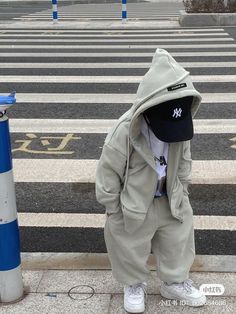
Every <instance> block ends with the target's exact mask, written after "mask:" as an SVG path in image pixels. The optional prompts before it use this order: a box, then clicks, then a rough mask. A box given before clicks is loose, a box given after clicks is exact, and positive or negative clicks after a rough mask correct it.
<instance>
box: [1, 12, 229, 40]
mask: <svg viewBox="0 0 236 314" xmlns="http://www.w3.org/2000/svg"><path fill="white" fill-rule="evenodd" d="M49 17H50V16H49ZM17 36H18V37H45V36H50V37H59V38H60V36H64V35H63V34H58V33H55V32H53V33H51V34H47V33H46V34H45V33H44V34H34V35H32V34H17ZM111 36H112V37H115V38H122V37H124V34H116V33H112V34H109V33H108V34H107V33H104V34H98V35H97V34H66V37H91V38H100V37H108V38H109V37H111ZM134 36H135V37H137V38H143V37H144V38H147V37H156V38H157V39H158V38H162V37H167V36H168V37H175V38H176V37H190V36H191V37H198V39H200V38H201V37H203V38H204V37H206V36H212V37H223V36H226V38H229V37H230V36H229V34H228V33H223V32H221V33H201V34H196V33H192V34H188V33H178V32H176V33H169V34H161V33H159V34H149V33H146V34H135V35H134V34H125V37H134ZM0 37H8V38H11V37H15V35H13V34H0Z"/></svg>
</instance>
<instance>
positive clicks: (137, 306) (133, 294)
mask: <svg viewBox="0 0 236 314" xmlns="http://www.w3.org/2000/svg"><path fill="white" fill-rule="evenodd" d="M146 287H147V284H146V282H142V283H138V284H135V285H132V286H127V285H125V286H124V308H125V310H126V311H127V312H129V313H142V312H144V311H145V300H144V299H145V294H146V293H147V291H146Z"/></svg>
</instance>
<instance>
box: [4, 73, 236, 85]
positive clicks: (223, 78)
mask: <svg viewBox="0 0 236 314" xmlns="http://www.w3.org/2000/svg"><path fill="white" fill-rule="evenodd" d="M191 78H192V81H193V82H194V83H200V82H204V83H205V82H208V83H209V82H224V83H226V82H230V83H233V82H236V75H196V76H194V75H192V76H191ZM142 79H143V76H108V75H107V76H98V75H97V76H85V75H84V76H73V75H70V76H62V75H55V76H54V75H50V76H47V75H33V76H31V75H27V76H26V75H4V76H0V83H12V82H14V83H67V84H68V83H88V84H90V83H94V84H95V83H109V84H110V83H127V84H128V83H140V82H141V80H142Z"/></svg>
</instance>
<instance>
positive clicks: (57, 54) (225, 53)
mask: <svg viewBox="0 0 236 314" xmlns="http://www.w3.org/2000/svg"><path fill="white" fill-rule="evenodd" d="M171 55H172V56H173V57H227V56H228V57H233V56H236V51H211V52H205V51H202V52H172V53H171ZM0 57H8V58H9V57H11V58H15V57H37V58H38V57H44V58H48V57H54V58H58V57H83V58H86V57H96V58H104V57H132V58H135V57H140V58H141V57H153V53H149V52H119V53H117V52H113V53H112V52H106V53H105V52H100V53H99V52H84V53H80V52H73V53H70V52H63V53H60V52H23V53H21V52H6V53H4V52H1V53H0Z"/></svg>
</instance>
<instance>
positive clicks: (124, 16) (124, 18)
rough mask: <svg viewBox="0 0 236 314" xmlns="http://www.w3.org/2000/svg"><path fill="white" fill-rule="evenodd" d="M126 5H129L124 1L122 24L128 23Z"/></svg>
mask: <svg viewBox="0 0 236 314" xmlns="http://www.w3.org/2000/svg"><path fill="white" fill-rule="evenodd" d="M126 3H127V0H122V23H125V22H127V10H126Z"/></svg>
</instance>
